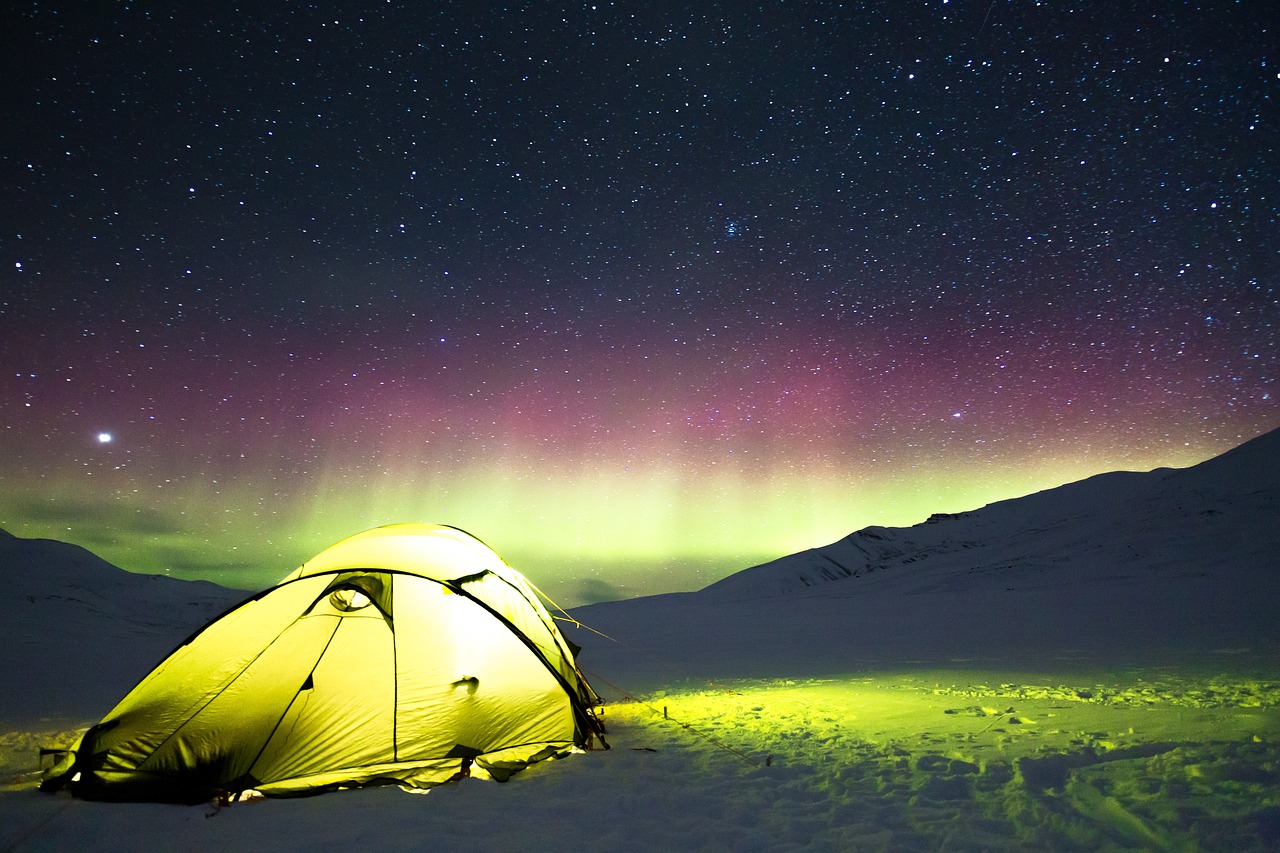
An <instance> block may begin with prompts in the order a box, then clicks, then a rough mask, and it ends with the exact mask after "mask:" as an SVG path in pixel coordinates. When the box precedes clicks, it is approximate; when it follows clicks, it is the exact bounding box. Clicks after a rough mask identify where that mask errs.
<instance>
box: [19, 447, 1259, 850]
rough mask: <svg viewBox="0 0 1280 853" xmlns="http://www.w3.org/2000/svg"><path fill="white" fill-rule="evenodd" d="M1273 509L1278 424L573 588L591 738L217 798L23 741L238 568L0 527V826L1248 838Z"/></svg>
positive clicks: (188, 624)
mask: <svg viewBox="0 0 1280 853" xmlns="http://www.w3.org/2000/svg"><path fill="white" fill-rule="evenodd" d="M1277 520H1280V432H1276V433H1270V434H1268V435H1265V436H1262V437H1260V438H1258V439H1256V440H1254V441H1252V442H1249V443H1246V444H1245V445H1243V446H1241V447H1240V448H1237V449H1236V450H1234V451H1231V452H1230V453H1227V454H1224V455H1223V456H1221V457H1218V458H1217V459H1213V460H1209V461H1208V462H1205V463H1203V464H1201V465H1198V466H1195V467H1193V468H1189V469H1183V470H1158V471H1154V472H1147V473H1127V472H1116V473H1113V474H1107V475H1103V476H1101V477H1095V478H1091V479H1089V480H1085V481H1082V482H1080V483H1073V484H1070V485H1067V486H1064V487H1061V488H1059V489H1054V490H1050V491H1047V492H1042V493H1039V494H1036V495H1032V496H1028V497H1026V498H1022V499H1018V500H1014V501H1005V502H1002V503H998V504H993V505H991V506H988V507H984V508H981V509H977V510H974V511H972V512H968V513H961V514H958V515H955V516H945V517H936V518H934V519H931V520H930V521H929V522H926V523H924V524H920V525H916V526H915V527H911V528H905V529H886V528H869V529H866V530H863V531H859V532H857V533H854V534H852V535H851V536H850V537H847V538H846V539H843V540H841V541H840V542H837V543H833V544H832V545H830V546H827V547H825V548H819V549H814V550H812V551H807V552H804V553H801V554H797V555H792V556H790V557H785V558H783V559H781V560H778V561H774V562H773V563H769V564H766V565H764V566H758V567H755V568H752V569H748V570H746V571H743V572H741V573H739V574H737V575H734V576H732V577H730V578H727V579H726V580H724V581H722V582H720V583H718V584H714V585H712V586H711V587H709V588H707V589H706V590H703V591H701V592H697V593H684V594H672V595H665V596H653V597H649V598H643V599H635V600H630V601H622V602H611V603H606V604H599V605H593V606H590V607H584V608H581V609H580V610H577V611H575V612H574V614H573V615H574V616H575V617H576V618H578V619H580V620H581V621H582V622H583V623H584V624H585V625H586V626H590V627H589V628H588V627H574V626H572V625H566V633H567V634H568V635H569V637H570V638H571V639H573V640H574V641H575V642H577V643H579V644H580V645H581V646H583V652H582V656H581V658H580V662H581V664H582V665H583V667H584V670H585V672H586V674H587V677H588V678H589V679H590V680H591V681H592V683H593V685H594V686H595V687H596V688H597V690H599V691H600V692H601V693H602V694H603V695H604V696H605V698H606V699H607V700H609V704H608V705H607V706H606V708H605V711H604V717H605V721H606V723H607V724H608V726H609V729H610V735H609V740H610V743H611V744H612V746H613V748H612V749H611V750H608V751H604V750H595V751H591V752H587V753H583V754H580V755H574V756H571V757H569V758H567V759H564V760H561V761H555V762H546V763H543V764H541V765H538V766H536V767H534V768H531V769H530V770H527V771H525V772H523V773H521V774H518V775H517V776H515V777H514V778H513V779H512V780H511V781H509V782H507V783H505V784H498V783H494V782H492V781H482V780H479V779H471V780H465V781H463V782H461V783H456V784H452V785H446V786H442V787H439V788H436V789H433V790H432V791H431V792H429V794H428V795H426V796H413V795H410V794H408V793H405V792H402V791H400V790H398V789H394V788H387V789H376V790H362V791H348V792H341V793H336V794H328V795H324V796H319V797H311V798H303V799H297V800H258V801H251V802H246V803H238V804H235V805H233V806H230V807H226V808H223V809H221V810H216V809H214V808H213V807H212V806H197V807H183V806H166V805H156V804H148V803H136V804H106V803H90V802H84V801H80V800H76V799H74V798H71V797H69V796H67V795H65V794H58V795H48V794H41V793H39V792H37V791H36V790H35V784H36V781H37V779H38V774H37V773H36V772H35V767H36V761H37V750H38V748H39V747H41V746H46V745H52V744H55V743H59V742H61V743H67V742H69V741H70V740H71V739H73V738H74V736H75V735H76V733H77V732H78V731H80V730H82V729H83V728H84V727H85V726H87V725H89V724H91V723H93V722H95V721H96V720H97V719H98V718H99V717H101V716H102V714H103V713H105V712H106V711H107V710H108V709H109V708H110V706H111V705H112V704H114V702H115V700H116V699H118V698H120V697H121V696H122V695H123V694H124V693H125V692H127V691H128V689H129V688H130V687H131V686H132V685H133V684H134V683H135V682H136V681H137V680H138V679H139V678H141V677H142V676H143V675H145V673H146V672H147V671H148V669H149V668H150V667H151V666H153V665H154V664H155V663H156V662H158V661H159V660H160V659H161V658H162V657H163V656H164V654H165V653H167V651H169V650H170V649H171V648H172V647H173V646H174V645H176V644H177V643H178V642H180V641H181V640H182V639H183V638H184V637H185V636H187V635H188V634H189V633H190V632H191V631H192V630H194V629H195V628H197V627H199V626H200V625H201V624H203V623H204V622H206V621H208V620H209V619H211V618H213V617H214V616H216V615H217V614H218V613H219V612H221V611H222V610H224V609H225V608H226V607H228V606H230V605H232V604H234V603H235V602H236V601H238V600H240V599H242V598H243V597H244V596H245V595H246V593H244V592H237V591H232V590H224V589H221V588H219V587H216V586H213V585H211V584H203V583H188V582H183V581H176V580H171V579H168V578H157V577H147V576H139V575H131V574H129V573H127V572H123V571H121V570H119V569H116V568H115V567H112V566H110V565H109V564H106V563H104V562H102V561H101V560H99V559H97V558H96V557H94V556H93V555H91V554H89V553H88V552H86V551H83V550H82V549H78V548H76V547H75V546H71V545H67V544H65V543H56V542H46V541H34V540H22V539H16V538H14V537H12V536H9V535H8V534H2V535H0V576H2V577H3V578H4V580H5V582H6V583H7V584H8V587H9V591H10V593H11V594H10V596H9V601H10V605H11V606H10V608H9V612H8V613H7V614H6V618H5V628H6V631H5V635H6V638H7V640H8V643H7V644H6V647H5V648H6V658H5V666H4V667H3V672H0V770H2V771H3V778H4V779H5V783H6V784H5V785H4V787H3V789H0V848H2V849H5V850H20V851H32V850H64V849H73V848H79V849H93V850H116V849H118V850H136V849H140V848H150V849H156V850H170V849H172V850H178V849H181V850H222V849H229V848H244V847H258V848H269V849H282V850H289V849H299V850H301V849H306V850H324V849H335V850H336V849H344V850H345V849H350V848H352V847H354V846H357V845H359V846H364V847H375V848H377V849H389V850H397V849H415V850H416V849H422V848H424V847H430V848H438V849H449V850H481V849H493V848H496V847H499V846H502V845H506V846H515V845H519V846H520V847H524V848H539V847H551V846H553V845H554V846H557V847H559V846H565V845H582V846H588V847H592V848H604V849H679V850H697V849H705V850H779V849H782V850H790V849H793V850H801V849H807V850H879V849H888V850H934V849H942V848H946V849H1098V848H1112V849H1116V848H1120V849H1124V848H1142V849H1233V850H1268V849H1276V847H1277V846H1280V670H1278V668H1277V663H1280V628H1278V627H1277V624H1276V623H1277V620H1276V618H1275V614H1276V613H1277V612H1280V608H1278V606H1277V605H1280V558H1277V557H1276V556H1275V555H1276V554H1277V553H1280V525H1277ZM517 568H518V567H517ZM534 580H535V581H536V578H535V579H534Z"/></svg>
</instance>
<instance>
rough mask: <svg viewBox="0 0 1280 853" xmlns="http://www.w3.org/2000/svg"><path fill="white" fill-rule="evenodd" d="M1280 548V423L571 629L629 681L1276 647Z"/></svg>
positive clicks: (1140, 657)
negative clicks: (1216, 451)
mask: <svg viewBox="0 0 1280 853" xmlns="http://www.w3.org/2000/svg"><path fill="white" fill-rule="evenodd" d="M1277 555H1280V432H1273V433H1270V434H1268V435H1264V436H1262V437H1260V438H1258V439H1255V440H1254V441H1251V442H1248V443H1246V444H1244V445H1242V446H1240V447H1238V448H1236V449H1235V450H1232V451H1230V452H1228V453H1226V454H1223V455H1222V456H1219V457H1217V458H1215V459H1211V460H1208V461H1206V462H1204V463H1201V464H1200V465H1197V466H1194V467H1192V468H1187V469H1181V470H1169V469H1160V470H1156V471H1152V472H1148V473H1128V472H1116V473H1110V474H1103V475H1100V476H1097V477H1092V478H1089V479H1087V480H1082V481H1080V482H1077V483H1070V484H1068V485H1065V486H1061V487H1059V488H1056V489H1050V490H1048V491H1045V492H1040V493H1037V494H1034V495H1030V496H1027V497H1024V498H1018V499H1015V500H1009V501H1003V502H1000V503H995V504H991V505H989V506H986V507H983V508H982V509H978V510H974V511H972V512H966V513H959V514H956V515H944V516H935V517H933V518H932V519H930V520H929V521H927V522H924V523H922V524H918V525H915V526H914V527H908V528H883V527H871V528H866V529H864V530H860V531H858V532H857V533H854V534H852V535H851V536H848V537H846V538H844V539H842V540H840V541H839V542H836V543H834V544H832V545H828V546H826V547H824V548H815V549H813V550H811V551H805V552H802V553H799V554H794V555H791V556H789V557H784V558H782V559H779V560H775V561H773V562H771V563H766V564H764V565H761V566H756V567H754V568H751V569H746V570H744V571H742V572H739V573H738V574H736V575H732V576H730V577H728V578H725V579H724V580H722V581H720V582H718V583H715V584H712V585H711V586H709V587H707V588H705V589H703V590H701V591H699V592H694V593H683V594H672V595H663V596H652V597H649V598H641V599H632V600H629V601H618V602H609V603H604V604H596V605H592V606H590V607H583V608H578V609H577V610H576V611H575V613H574V615H575V616H576V617H577V618H579V619H581V620H582V622H583V623H585V624H586V625H589V626H591V628H590V629H585V630H584V629H576V628H572V627H570V628H569V629H568V631H567V633H568V634H569V635H570V636H571V637H572V639H573V641H574V642H576V643H578V644H579V645H581V646H583V648H584V652H583V656H582V658H581V661H582V663H583V665H584V666H585V667H586V668H587V674H588V677H590V676H591V675H592V674H593V673H601V674H607V673H626V674H627V677H629V678H630V679H631V681H630V682H629V684H628V687H629V688H630V689H641V688H643V687H644V686H645V685H646V684H648V685H650V686H651V685H656V684H660V683H662V682H663V681H666V680H669V679H670V678H671V677H672V676H673V673H676V672H684V673H686V674H687V675H695V676H697V677H699V678H732V677H740V676H746V675H752V676H762V675H772V676H775V677H800V676H826V675H830V674H836V673H847V672H849V671H865V670H867V669H886V668H888V669H898V668H901V667H904V666H909V667H913V668H918V667H922V666H952V665H955V664H956V663H957V662H963V661H987V662H995V661H1000V662H1001V663H1002V664H1003V665H1005V666H1016V667H1025V668H1028V669H1034V668H1039V667H1040V666H1042V665H1043V664H1044V663H1045V662H1056V663H1054V665H1055V666H1061V665H1064V662H1065V663H1066V664H1067V665H1070V666H1095V665H1098V664H1101V663H1104V662H1105V663H1108V664H1118V663H1124V664H1125V665H1128V664H1130V663H1145V664H1151V663H1153V662H1160V661H1167V660H1182V659H1185V658H1186V657H1187V656H1192V657H1197V656H1206V655H1207V656H1209V659H1215V658H1216V657H1217V656H1220V655H1224V654H1232V655H1241V654H1248V655H1249V656H1250V658H1251V659H1266V660H1274V658H1275V656H1276V655H1277V654H1280V620H1277V619H1276V616H1275V614H1276V613H1278V612H1280V557H1278V556H1277ZM596 632H599V633H596ZM602 635H605V636H602ZM615 641H616V642H615ZM606 677H608V676H607V675H606Z"/></svg>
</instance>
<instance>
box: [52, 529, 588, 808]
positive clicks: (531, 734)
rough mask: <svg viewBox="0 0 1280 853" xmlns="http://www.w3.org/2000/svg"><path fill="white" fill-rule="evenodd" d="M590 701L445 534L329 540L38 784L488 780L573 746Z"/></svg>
mask: <svg viewBox="0 0 1280 853" xmlns="http://www.w3.org/2000/svg"><path fill="white" fill-rule="evenodd" d="M599 701H600V700H599V698H598V697H597V696H596V694H595V692H594V691H593V690H592V689H591V687H590V685H588V684H587V682H586V680H585V679H584V678H583V677H582V674H581V672H580V671H579V670H578V668H577V664H576V662H575V660H574V655H573V654H572V652H571V651H570V648H569V645H568V644H567V643H566V642H565V639H564V637H563V636H562V635H561V633H560V631H559V629H558V628H557V627H556V626H555V622H554V620H553V619H552V618H551V616H550V614H549V613H548V612H547V610H546V608H545V607H544V606H543V605H542V603H541V601H540V600H539V599H538V597H537V595H536V594H534V592H533V590H532V587H531V586H530V585H529V584H528V582H527V581H526V580H525V579H524V578H523V577H522V576H521V575H520V574H519V573H518V572H516V571H515V570H514V569H512V568H511V567H510V566H508V565H507V564H506V563H504V562H503V561H502V560H501V559H500V558H499V557H498V556H497V554H495V553H494V552H493V551H492V550H490V549H489V548H488V547H487V546H485V545H484V544H483V543H481V542H480V541H479V540H478V539H475V538H474V537H472V536H470V535H469V534H467V533H464V532H463V531H461V530H457V529H456V528H452V527H445V526H441V525H427V524H397V525H391V526H388V527H380V528H375V529H373V530H369V531H366V532H364V533H361V534H357V535H356V536H352V537H350V538H348V539H345V540H343V541H341V542H339V543H337V544H336V545H334V546H332V547H331V548H329V549H327V550H325V551H324V552H322V553H321V554H319V555H318V556H316V557H315V558H314V559H312V560H310V561H308V562H307V563H304V564H303V565H302V566H301V567H300V568H298V569H297V570H296V571H294V572H293V573H292V574H290V575H289V576H287V577H286V578H285V579H284V580H283V581H281V583H280V584H278V585H277V586H275V587H272V588H271V589H269V590H266V591H265V592H262V593H259V594H258V595H256V596H254V597H253V598H250V599H249V600H248V601H246V602H244V603H242V604H240V605H239V606H237V607H235V608H233V609H232V610H231V611H229V612H228V613H226V614H224V615H223V616H221V617H219V618H218V619H216V620H214V621H213V622H211V623H209V624H208V625H207V626H205V627H204V628H203V629H201V630H200V631H199V632H197V633H196V634H195V635H194V636H192V637H191V638H190V639H189V640H187V641H186V642H185V643H183V645H181V646H180V647H179V648H178V649H177V650H175V651H174V652H173V653H172V654H170V655H169V657H168V658H166V659H165V660H164V661H163V662H161V664H160V665H159V666H157V667H156V668H155V669H154V670H153V671H152V672H151V674H150V675H148V676H147V677H146V678H145V679H143V681H142V682H141V683H139V684H138V686H137V687H135V688H134V689H133V690H132V691H131V692H130V693H129V694H128V695H127V696H125V697H124V699H122V700H121V701H120V703H119V704H117V705H116V707H115V708H114V709H113V710H112V711H111V712H110V713H108V714H107V716H106V717H104V718H103V719H102V721H101V722H99V723H98V724H97V725H95V726H93V727H92V728H90V729H89V731H88V732H86V733H85V735H84V736H83V738H82V739H81V741H80V743H79V744H78V745H77V747H76V748H75V749H74V750H72V752H71V753H70V754H69V755H68V756H67V757H66V759H65V760H64V761H63V762H62V763H61V764H60V765H58V766H56V767H54V768H52V769H51V770H50V771H48V772H47V773H46V779H45V784H44V785H43V786H42V787H44V788H45V789H46V790H55V789H57V788H59V787H61V786H63V785H64V784H65V785H66V786H67V787H68V788H69V789H70V790H71V791H72V792H73V793H75V794H78V795H80V796H83V797H86V798H90V799H111V800H164V801H180V802H200V801H204V800H208V799H211V798H214V797H224V796H233V795H238V794H240V793H242V792H244V791H248V790H256V791H258V792H260V793H263V794H267V795H276V796H296V795H301V794H311V793H318V792H320V791H324V790H331V789H334V788H343V787H359V786H365V785H377V784H400V785H404V786H406V787H411V788H425V787H430V786H432V785H436V784H440V783H441V782H445V781H449V780H450V779H452V778H456V777H458V776H459V775H466V774H467V773H468V772H469V771H470V770H471V768H473V767H474V768H478V769H479V770H483V771H486V772H488V773H489V775H491V776H493V777H494V778H497V779H499V780H503V779H506V778H507V777H508V776H509V775H510V774H511V773H513V772H516V771H518V770H519V769H521V768H523V767H524V766H527V765H528V764H530V763H533V762H534V761H539V760H543V759H546V758H550V757H558V756H560V755H564V754H566V753H567V752H569V751H572V750H573V749H575V748H585V747H589V746H590V745H591V743H592V740H593V738H594V737H595V736H596V735H599V734H602V733H603V727H602V726H601V724H600V722H599V720H598V719H597V718H596V716H595V713H594V707H595V706H596V705H598V704H599Z"/></svg>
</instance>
